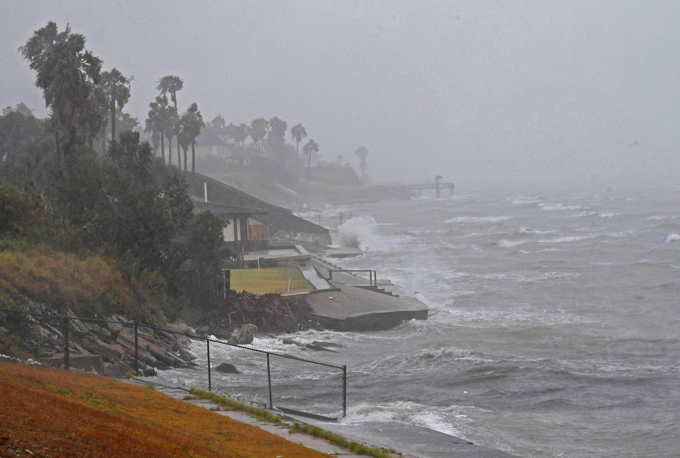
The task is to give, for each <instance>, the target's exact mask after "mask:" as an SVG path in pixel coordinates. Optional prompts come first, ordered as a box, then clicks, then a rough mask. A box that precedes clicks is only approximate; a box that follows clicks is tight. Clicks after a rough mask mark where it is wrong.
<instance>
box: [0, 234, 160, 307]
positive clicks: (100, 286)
mask: <svg viewBox="0 0 680 458" xmlns="http://www.w3.org/2000/svg"><path fill="white" fill-rule="evenodd" d="M27 300H33V301H37V302H43V303H46V304H49V305H50V306H51V307H54V308H56V309H59V311H60V312H62V313H63V312H65V311H66V309H67V308H70V309H71V310H72V311H73V312H74V313H75V314H76V315H77V316H94V315H99V316H102V315H103V316H107V315H110V314H111V313H122V314H124V315H125V316H127V317H128V318H131V319H132V318H137V319H140V320H145V321H149V320H151V319H152V318H153V317H159V316H161V315H162V313H161V312H160V310H159V309H158V308H157V307H156V306H154V305H153V304H152V303H151V301H150V300H149V298H148V295H147V294H146V292H145V291H144V286H143V284H142V282H141V281H140V280H139V279H135V278H126V277H125V275H124V274H123V273H122V272H121V271H120V269H119V267H118V266H117V265H116V264H115V263H114V262H113V261H111V260H108V259H106V258H104V257H102V256H99V255H96V254H92V253H88V254H82V255H78V254H75V253H64V252H60V251H56V250H54V249H52V248H49V247H48V246H46V245H38V244H29V243H26V242H19V241H7V240H3V241H0V307H5V308H13V307H14V306H17V305H21V304H24V303H26V301H27Z"/></svg>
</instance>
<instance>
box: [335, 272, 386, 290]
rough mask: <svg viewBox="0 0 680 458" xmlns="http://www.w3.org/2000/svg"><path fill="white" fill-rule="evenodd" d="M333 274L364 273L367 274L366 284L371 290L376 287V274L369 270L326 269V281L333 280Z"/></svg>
mask: <svg viewBox="0 0 680 458" xmlns="http://www.w3.org/2000/svg"><path fill="white" fill-rule="evenodd" d="M333 272H338V273H348V274H353V273H362V272H363V273H366V272H368V283H369V286H370V287H371V288H377V287H378V272H376V271H375V270H370V269H328V279H329V280H333Z"/></svg>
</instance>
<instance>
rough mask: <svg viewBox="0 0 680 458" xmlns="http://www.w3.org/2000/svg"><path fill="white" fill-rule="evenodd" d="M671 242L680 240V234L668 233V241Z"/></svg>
mask: <svg viewBox="0 0 680 458" xmlns="http://www.w3.org/2000/svg"><path fill="white" fill-rule="evenodd" d="M670 242H680V234H668V237H666V243H670Z"/></svg>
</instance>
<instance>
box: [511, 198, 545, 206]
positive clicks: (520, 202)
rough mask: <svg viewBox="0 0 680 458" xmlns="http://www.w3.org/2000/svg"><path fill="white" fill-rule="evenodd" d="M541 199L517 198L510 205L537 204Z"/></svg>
mask: <svg viewBox="0 0 680 458" xmlns="http://www.w3.org/2000/svg"><path fill="white" fill-rule="evenodd" d="M541 200H542V199H541V198H540V197H524V196H519V197H517V198H516V199H514V200H513V201H512V202H510V203H511V204H512V205H531V204H537V203H539V202H540V201H541Z"/></svg>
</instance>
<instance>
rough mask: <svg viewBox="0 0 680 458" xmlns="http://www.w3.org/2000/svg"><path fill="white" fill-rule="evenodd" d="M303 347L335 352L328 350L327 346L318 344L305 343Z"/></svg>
mask: <svg viewBox="0 0 680 458" xmlns="http://www.w3.org/2000/svg"><path fill="white" fill-rule="evenodd" d="M305 348H309V349H310V350H314V351H329V352H331V353H337V352H336V351H333V350H329V349H328V348H324V347H321V346H319V345H314V344H307V345H305Z"/></svg>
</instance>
